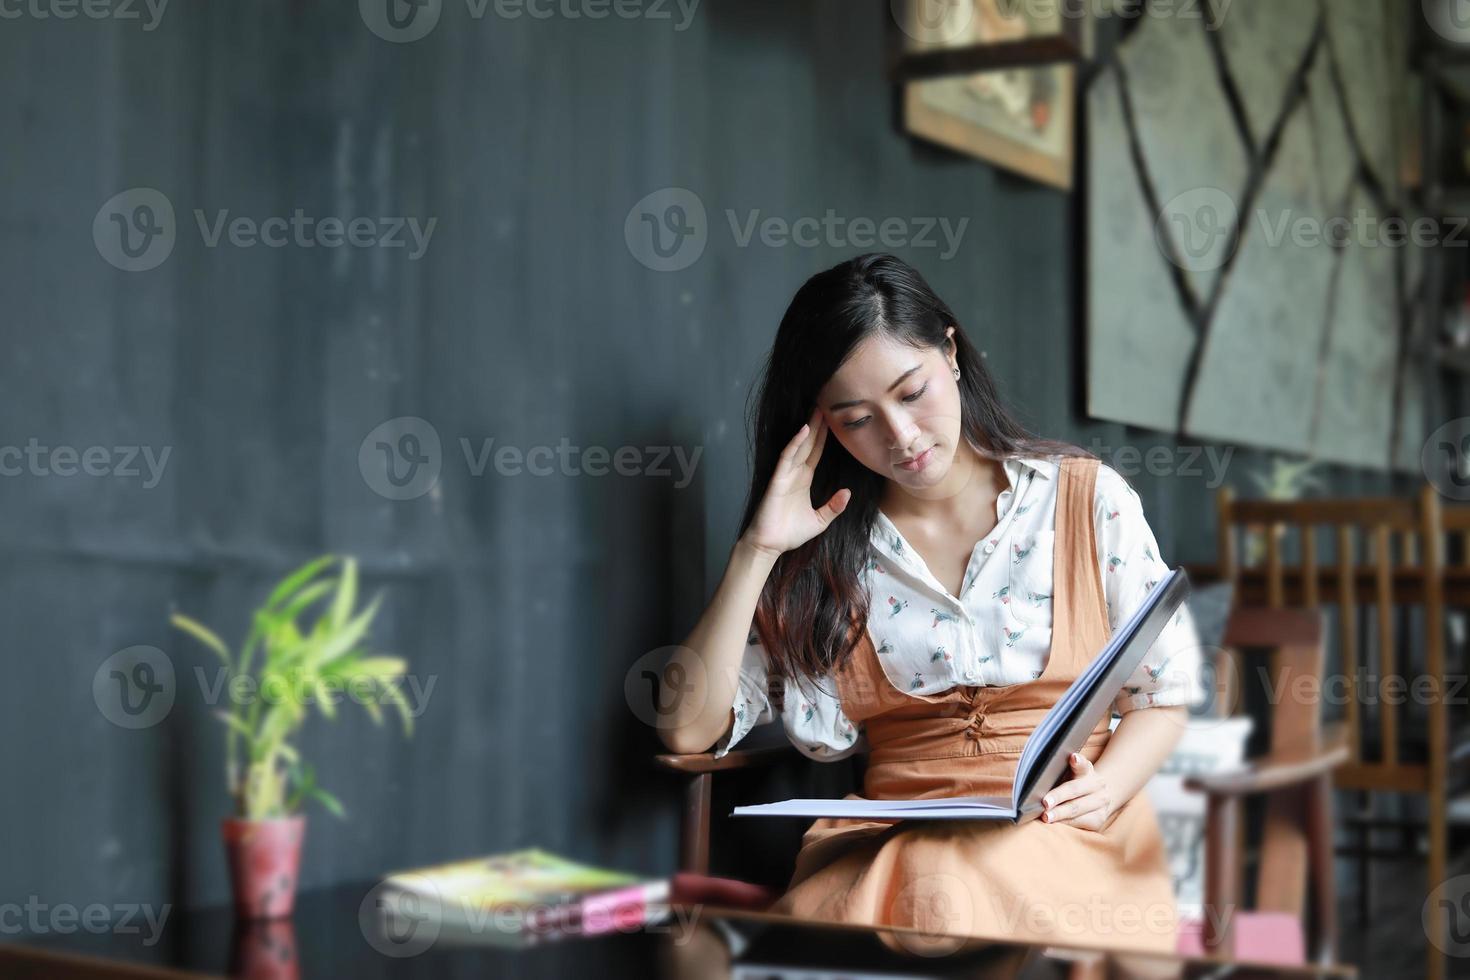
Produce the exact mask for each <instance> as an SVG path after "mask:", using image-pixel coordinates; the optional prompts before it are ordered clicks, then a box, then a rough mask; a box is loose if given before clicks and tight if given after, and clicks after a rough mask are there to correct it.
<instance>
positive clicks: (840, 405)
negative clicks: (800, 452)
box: [827, 364, 924, 412]
mask: <svg viewBox="0 0 1470 980" xmlns="http://www.w3.org/2000/svg"><path fill="white" fill-rule="evenodd" d="M923 366H924V365H922V364H915V365H914V366H913V367H911V368H909V369H908V370H907V371H905V372H904V373H903V374H900V375H899V376H898V380H897V381H895V382H893V384H891V385H889V386H888V390H889V391H892V390H893V389H894V388H897V387H898V386H899V385H901V384H903V382H904V379H905V378H907V377H908V376H909V375H911V374H913V373H914V372H915V371H917V370H919V369H920V368H921V367H923ZM864 401H865V399H862V398H855V399H853V400H852V401H847V402H834V403H833V404H831V405H828V406H827V411H829V412H840V411H841V410H842V409H844V408H852V407H853V406H854V405H861V404H863V402H864Z"/></svg>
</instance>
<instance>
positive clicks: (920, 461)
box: [898, 446, 935, 470]
mask: <svg viewBox="0 0 1470 980" xmlns="http://www.w3.org/2000/svg"><path fill="white" fill-rule="evenodd" d="M934 449H935V447H934V446H930V447H929V448H928V449H926V450H924V451H923V452H922V453H919V455H917V456H915V457H914V458H913V460H911V461H910V462H907V463H899V464H898V465H899V466H901V467H902V468H903V469H906V470H922V469H923V468H924V467H925V466H927V465H928V464H929V460H930V458H931V457H933V455H934Z"/></svg>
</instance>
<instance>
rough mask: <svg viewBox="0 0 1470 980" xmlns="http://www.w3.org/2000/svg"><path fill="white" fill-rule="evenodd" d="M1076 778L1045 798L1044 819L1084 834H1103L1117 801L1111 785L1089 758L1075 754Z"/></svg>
mask: <svg viewBox="0 0 1470 980" xmlns="http://www.w3.org/2000/svg"><path fill="white" fill-rule="evenodd" d="M1069 761H1070V763H1071V766H1072V778H1071V779H1069V780H1067V781H1066V782H1064V783H1061V784H1059V785H1058V786H1057V787H1056V788H1055V789H1053V790H1052V791H1051V792H1050V793H1047V794H1046V796H1044V797H1042V800H1041V803H1042V807H1043V809H1042V811H1041V819H1042V820H1044V821H1045V822H1047V823H1066V824H1071V825H1072V826H1074V827H1081V828H1083V829H1084V830H1102V828H1103V825H1104V824H1105V823H1107V822H1108V818H1109V817H1111V816H1112V815H1113V797H1112V794H1111V793H1109V791H1108V784H1107V781H1106V780H1105V779H1104V778H1103V775H1102V773H1100V772H1098V771H1097V769H1095V768H1094V767H1093V765H1092V763H1091V762H1089V761H1088V759H1087V757H1086V756H1084V755H1081V754H1080V753H1077V752H1073V753H1072V756H1071V759H1070V760H1069Z"/></svg>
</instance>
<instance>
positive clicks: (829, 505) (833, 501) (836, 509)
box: [817, 487, 852, 527]
mask: <svg viewBox="0 0 1470 980" xmlns="http://www.w3.org/2000/svg"><path fill="white" fill-rule="evenodd" d="M851 499H852V491H851V490H849V489H847V488H846V487H843V488H842V489H841V490H838V491H837V492H836V493H834V494H833V495H832V496H831V497H830V498H829V499H828V500H827V502H826V503H825V504H823V505H822V506H821V508H820V509H819V510H818V511H817V517H819V518H820V519H821V521H822V526H823V527H826V526H827V525H829V524H831V523H832V522H833V521H835V520H837V515H838V514H841V513H842V512H843V510H845V509H846V508H847V502H848V501H849V500H851Z"/></svg>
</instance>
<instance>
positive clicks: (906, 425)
mask: <svg viewBox="0 0 1470 980" xmlns="http://www.w3.org/2000/svg"><path fill="white" fill-rule="evenodd" d="M918 434H919V427H918V426H917V425H915V424H914V422H913V420H912V419H910V418H907V417H899V418H890V419H889V420H888V437H889V443H888V448H889V449H891V450H893V451H894V452H896V453H898V452H903V451H904V450H905V449H908V448H909V447H910V446H912V445H913V444H914V438H915V437H916V436H917V435H918Z"/></svg>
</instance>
